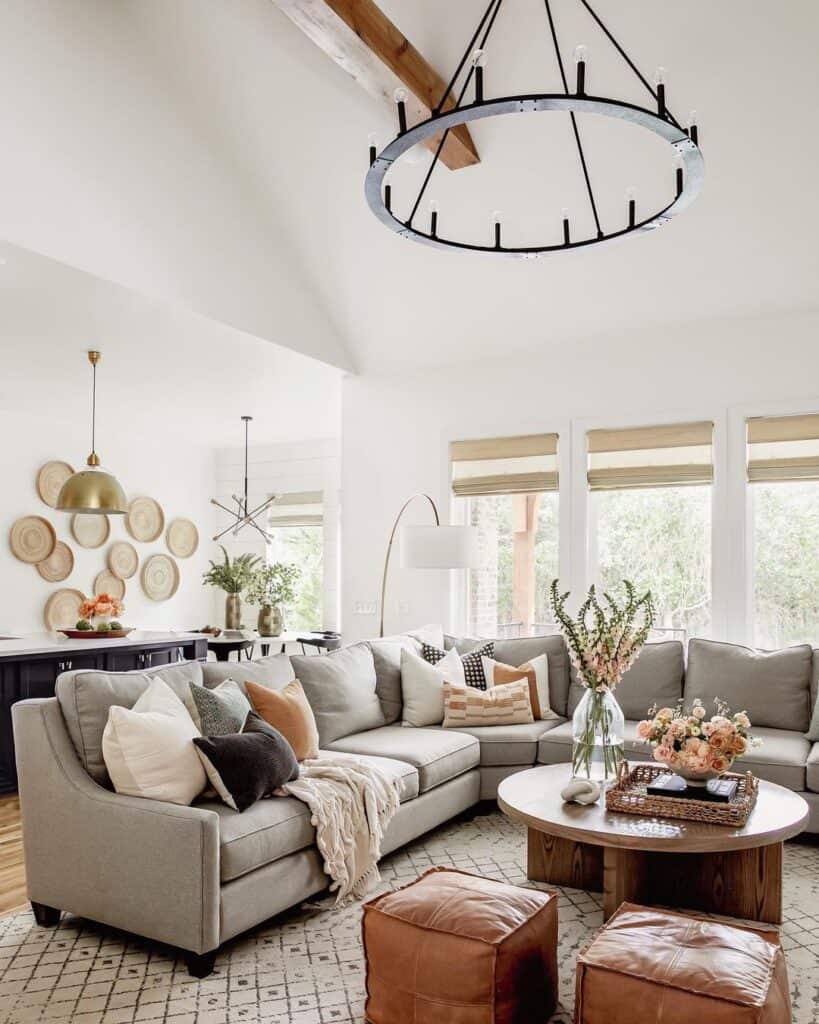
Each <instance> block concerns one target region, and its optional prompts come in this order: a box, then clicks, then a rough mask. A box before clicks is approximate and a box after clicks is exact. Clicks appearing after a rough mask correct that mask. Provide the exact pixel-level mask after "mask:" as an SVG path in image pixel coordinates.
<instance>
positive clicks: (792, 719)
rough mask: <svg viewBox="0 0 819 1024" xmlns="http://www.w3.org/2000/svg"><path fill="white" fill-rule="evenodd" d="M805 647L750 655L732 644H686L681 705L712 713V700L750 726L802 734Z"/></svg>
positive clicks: (806, 697)
mask: <svg viewBox="0 0 819 1024" xmlns="http://www.w3.org/2000/svg"><path fill="white" fill-rule="evenodd" d="M812 656H813V651H812V649H811V647H810V645H809V644H801V645H799V646H798V647H786V648H785V649H784V650H781V651H754V650H751V649H750V648H748V647H740V646H739V645H738V644H723V643H716V642H715V641H713V640H691V641H690V642H689V644H688V668H687V670H686V673H685V700H686V703H687V704H690V703H691V701H692V700H694V698H695V697H699V699H700V700H701V701H702V702H703V704H705V707H706V710H707V711H709V712H711V711H712V710H713V701H714V698H715V697H719V698H720V700H724V701H725V702H726V703H727V704H728V705H729V707H730V708H731V710H732V711H747V712H748V716H749V718H750V719H751V724H752V725H759V726H764V727H766V728H769V729H790V730H792V731H794V732H805V731H806V730H807V728H808V725H809V723H810V715H811V706H810V685H811V661H812Z"/></svg>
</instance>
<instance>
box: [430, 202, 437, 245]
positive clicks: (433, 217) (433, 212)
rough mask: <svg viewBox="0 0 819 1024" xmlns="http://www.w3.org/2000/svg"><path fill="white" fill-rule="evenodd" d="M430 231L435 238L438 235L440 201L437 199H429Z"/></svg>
mask: <svg viewBox="0 0 819 1024" xmlns="http://www.w3.org/2000/svg"><path fill="white" fill-rule="evenodd" d="M429 233H430V234H431V235H432V237H433V238H435V237H437V235H438V201H437V200H436V199H430V201H429Z"/></svg>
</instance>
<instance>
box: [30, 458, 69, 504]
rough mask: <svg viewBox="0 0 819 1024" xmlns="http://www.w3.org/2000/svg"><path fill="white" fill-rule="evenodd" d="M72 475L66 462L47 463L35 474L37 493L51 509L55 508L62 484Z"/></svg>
mask: <svg viewBox="0 0 819 1024" xmlns="http://www.w3.org/2000/svg"><path fill="white" fill-rule="evenodd" d="M73 475H74V469H73V467H71V466H69V465H68V463H67V462H47V463H46V464H45V465H44V466H43V467H42V468H41V469H40V472H39V473H38V474H37V493H38V494H39V495H40V497H41V498H42V499H43V501H44V502H45V503H46V505H50V506H51V507H52V508H56V507H57V498H58V497H59V495H60V491H61V490H62V486H63V484H64V483H65V482H66V480H67V479H68V478H69V477H70V476H73Z"/></svg>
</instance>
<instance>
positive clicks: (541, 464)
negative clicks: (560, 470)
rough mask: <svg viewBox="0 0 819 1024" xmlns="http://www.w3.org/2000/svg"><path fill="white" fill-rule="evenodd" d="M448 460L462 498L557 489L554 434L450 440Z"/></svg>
mask: <svg viewBox="0 0 819 1024" xmlns="http://www.w3.org/2000/svg"><path fill="white" fill-rule="evenodd" d="M449 460H450V462H451V464H452V493H453V494H456V495H458V496H459V497H461V498H472V497H477V496H479V495H487V494H536V493H538V492H540V491H556V490H557V484H558V479H557V434H526V435H525V436H523V437H495V438H486V439H484V440H480V441H452V442H451V444H450V446H449Z"/></svg>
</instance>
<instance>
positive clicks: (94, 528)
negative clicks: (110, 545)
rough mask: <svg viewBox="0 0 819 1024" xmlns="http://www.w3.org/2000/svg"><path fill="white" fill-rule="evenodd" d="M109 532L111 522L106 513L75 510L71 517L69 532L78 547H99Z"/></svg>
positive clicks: (106, 538)
mask: <svg viewBox="0 0 819 1024" xmlns="http://www.w3.org/2000/svg"><path fill="white" fill-rule="evenodd" d="M110 532H111V524H110V523H109V522H108V516H106V515H100V514H98V513H89V512H77V513H75V514H74V515H73V516H72V517H71V533H72V535H73V537H74V540H75V541H76V542H77V543H78V544H79V545H80V547H83V548H101V547H102V545H103V544H104V543H105V542H106V541H107V540H108V534H109V533H110Z"/></svg>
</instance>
